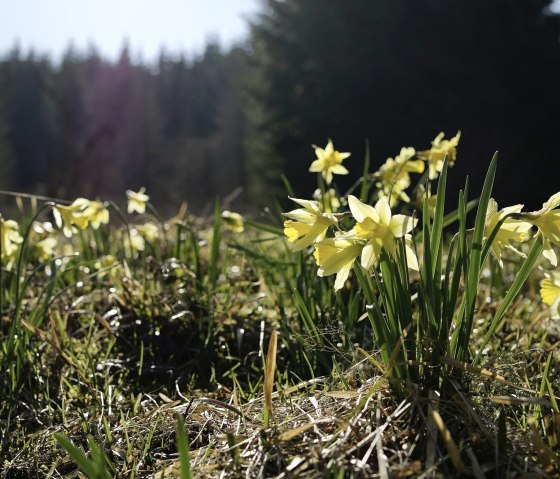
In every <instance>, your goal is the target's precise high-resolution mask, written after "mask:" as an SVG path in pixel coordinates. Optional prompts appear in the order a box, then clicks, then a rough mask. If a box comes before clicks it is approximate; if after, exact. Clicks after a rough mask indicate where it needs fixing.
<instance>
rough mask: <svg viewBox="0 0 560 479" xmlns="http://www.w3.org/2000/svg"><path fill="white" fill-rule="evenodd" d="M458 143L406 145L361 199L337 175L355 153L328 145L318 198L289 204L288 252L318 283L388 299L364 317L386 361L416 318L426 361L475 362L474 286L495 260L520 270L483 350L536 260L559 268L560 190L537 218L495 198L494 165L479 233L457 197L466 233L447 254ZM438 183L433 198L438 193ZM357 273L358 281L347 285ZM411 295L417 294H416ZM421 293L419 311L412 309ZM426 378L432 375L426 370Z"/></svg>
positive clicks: (370, 176)
mask: <svg viewBox="0 0 560 479" xmlns="http://www.w3.org/2000/svg"><path fill="white" fill-rule="evenodd" d="M460 137H461V133H460V132H458V133H457V134H456V135H455V136H454V137H452V138H450V139H446V138H445V137H444V134H443V133H439V134H438V135H437V136H436V138H435V139H434V140H433V141H432V145H431V148H429V149H426V150H417V149H415V148H413V147H403V148H402V149H401V150H400V152H399V154H398V155H396V156H395V157H394V158H388V159H387V160H386V161H385V163H383V164H382V165H381V166H380V167H379V169H378V170H377V171H375V172H373V173H366V174H365V175H364V177H363V178H362V179H361V182H357V183H356V185H358V186H359V187H361V188H360V191H359V194H357V193H356V192H355V191H354V189H355V188H356V185H355V186H354V187H353V189H352V190H351V191H349V192H348V193H347V194H346V195H339V194H338V193H337V191H338V190H337V189H336V186H335V185H333V175H336V174H344V175H345V174H348V169H347V168H346V167H344V166H342V161H343V160H345V159H347V158H348V157H350V153H348V152H345V153H341V152H339V151H337V150H336V149H335V148H334V145H333V143H332V141H331V140H329V141H328V143H327V146H326V147H325V148H324V149H323V148H318V147H314V148H315V154H316V156H317V159H315V160H314V161H313V162H312V164H311V167H310V168H309V171H311V172H316V173H319V174H320V176H319V189H318V190H316V191H315V193H314V195H313V199H300V198H290V200H291V201H293V202H295V203H297V204H298V206H299V208H297V209H294V210H292V211H289V212H286V213H284V216H285V221H284V235H285V237H286V238H287V241H288V245H289V246H290V248H291V249H292V251H294V252H299V251H304V252H307V253H308V255H307V256H305V257H312V258H313V259H314V261H315V263H316V267H317V269H316V274H317V275H318V276H319V277H324V276H331V275H335V276H336V278H335V281H334V290H335V291H339V290H341V289H344V288H347V289H348V290H349V291H353V284H354V282H355V281H357V283H358V286H359V287H360V289H361V290H362V291H363V293H364V294H365V295H366V297H367V298H368V302H371V301H373V302H374V303H375V301H377V300H375V292H377V293H378V294H380V295H381V297H382V298H384V299H383V300H379V301H382V302H383V305H384V306H383V307H382V308H381V306H376V305H375V304H373V305H370V309H368V311H367V316H369V317H370V320H371V321H372V327H373V330H374V336H375V337H376V340H377V341H379V344H381V345H384V346H382V348H383V347H385V352H384V353H383V354H385V357H384V359H385V360H386V361H389V351H391V349H390V348H394V347H395V345H396V344H397V342H398V340H399V337H400V335H401V334H402V332H403V331H404V330H407V328H409V327H410V326H411V325H412V323H411V321H412V317H413V316H414V317H417V318H419V319H417V320H418V321H419V322H420V325H421V328H420V329H418V330H417V332H416V333H410V334H411V335H414V334H420V335H426V337H427V338H429V340H430V341H431V342H432V343H434V344H437V346H435V345H432V346H431V348H432V349H430V351H432V353H430V354H433V355H435V356H433V357H430V361H432V360H434V361H437V360H438V359H437V358H439V356H440V355H446V354H449V355H451V356H453V357H454V358H456V359H459V360H461V361H465V360H468V359H469V354H470V352H469V348H470V346H469V342H468V341H469V339H470V337H471V335H472V332H473V324H474V323H473V315H474V314H475V311H476V306H475V304H476V301H477V298H478V287H479V286H478V285H479V282H480V280H481V276H482V271H483V265H484V262H485V261H486V260H487V258H488V255H489V254H491V255H493V256H494V257H495V259H496V261H497V264H498V265H499V266H500V267H502V268H503V267H504V260H505V259H506V258H507V259H508V260H511V258H512V256H511V255H507V256H506V255H504V251H510V252H512V253H514V255H517V256H518V257H519V258H520V259H519V260H514V261H513V262H514V263H515V262H517V263H521V264H522V267H521V270H520V274H519V275H517V276H516V278H515V281H514V283H513V285H512V287H511V289H510V290H509V291H508V295H507V296H506V298H505V299H504V301H503V302H502V303H501V308H500V310H499V311H498V313H497V314H496V317H495V318H494V321H493V322H492V323H491V324H490V326H489V328H488V332H487V335H486V337H485V338H484V344H487V343H488V341H489V340H490V337H491V334H493V332H494V331H495V328H496V327H497V324H498V322H499V320H500V318H502V317H503V314H504V312H505V308H507V307H508V305H509V304H511V302H512V301H513V297H514V295H515V294H517V293H518V292H519V291H520V289H521V286H522V284H523V281H525V280H526V279H527V277H528V275H529V273H530V271H531V269H532V268H533V267H534V266H535V265H536V264H537V262H538V259H539V257H540V256H541V255H542V256H543V257H544V258H545V261H546V262H548V263H549V264H550V266H552V267H554V268H556V267H557V264H558V259H557V255H556V252H555V248H556V247H559V246H560V193H556V194H554V195H552V196H551V198H550V199H549V200H548V201H547V202H545V203H544V204H543V207H542V209H540V210H538V211H534V212H529V213H527V212H523V205H521V204H517V205H513V206H508V207H506V208H503V209H500V208H499V207H498V204H497V202H496V201H495V200H494V199H493V198H491V189H492V184H493V181H494V174H495V171H496V158H495V159H494V160H493V161H492V163H491V166H490V168H489V170H488V173H487V178H486V181H485V186H484V189H483V192H482V195H481V198H480V199H479V206H478V212H477V218H476V224H475V228H473V229H467V227H466V223H465V222H466V214H467V210H466V201H465V199H464V197H463V196H462V193H461V195H460V202H459V210H458V213H456V216H455V218H456V219H458V220H460V222H461V225H460V231H459V232H458V233H457V234H456V235H455V237H454V239H453V241H451V246H452V247H453V248H452V249H450V250H449V251H447V250H445V249H444V248H448V247H449V246H448V245H449V240H447V239H444V235H443V233H442V231H443V228H444V199H445V182H446V177H447V169H448V167H450V166H453V164H454V163H455V161H456V158H457V148H458V145H459V140H460ZM436 179H438V182H437V183H436V185H437V194H432V189H434V191H435V189H436V186H435V185H434V180H436ZM411 198H414V201H412V200H411ZM461 202H462V203H461ZM530 245H532V246H530ZM309 253H312V256H310V255H309ZM446 262H448V263H450V264H448V265H446ZM352 272H354V274H353V276H354V279H352V280H351V281H349V280H350V279H351V275H352ZM545 276H546V278H545V279H544V280H543V282H542V287H541V297H542V300H543V302H544V303H545V304H547V305H548V306H549V307H550V312H551V316H552V317H554V318H556V317H558V315H559V314H560V313H559V311H558V308H559V305H560V279H559V278H560V273H558V271H554V270H547V271H546V272H545ZM444 279H445V282H443V281H444ZM462 283H464V284H465V287H464V289H465V291H464V292H461V284H462ZM414 284H416V286H414ZM411 289H412V290H414V289H416V290H419V292H418V293H416V294H413V293H412V291H411ZM417 294H418V295H420V296H419V299H418V301H419V303H420V305H421V306H418V307H416V306H415V305H413V304H412V302H411V298H412V297H415V296H416V295H417ZM462 295H464V298H462V299H461V297H460V296H462ZM395 298H397V299H395ZM461 301H462V306H461V308H460V309H459V310H458V311H457V310H456V309H455V308H457V307H458V306H459V304H461ZM376 308H379V309H376ZM417 308H420V309H417ZM413 311H416V312H415V313H413ZM382 325H384V326H382ZM384 328H385V329H384ZM422 328H424V329H422ZM417 339H418V338H417ZM411 341H412V342H414V341H413V340H412V339H411ZM434 351H437V352H434ZM434 357H435V358H436V359H434ZM478 357H479V355H477V356H476V358H477V359H478ZM415 358H416V359H418V355H417V353H416V352H415V349H414V347H413V348H412V349H411V350H410V351H408V352H407V353H406V354H405V355H404V357H403V358H402V361H403V362H406V361H410V360H412V359H415ZM423 360H425V359H423ZM401 373H402V371H401V372H400V373H399V374H401ZM417 374H419V373H418V371H417ZM426 374H427V375H428V376H429V375H430V374H431V373H430V371H428V370H427V371H426ZM435 381H436V382H437V379H435Z"/></svg>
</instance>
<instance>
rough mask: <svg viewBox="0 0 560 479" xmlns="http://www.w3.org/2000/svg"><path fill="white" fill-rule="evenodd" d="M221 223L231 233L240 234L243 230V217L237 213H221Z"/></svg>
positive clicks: (226, 211)
mask: <svg viewBox="0 0 560 479" xmlns="http://www.w3.org/2000/svg"><path fill="white" fill-rule="evenodd" d="M222 222H223V224H224V226H225V227H226V228H227V229H229V230H231V231H233V232H234V233H242V232H243V230H244V229H245V226H244V224H243V216H241V215H240V214H239V213H234V212H232V211H228V210H225V211H222Z"/></svg>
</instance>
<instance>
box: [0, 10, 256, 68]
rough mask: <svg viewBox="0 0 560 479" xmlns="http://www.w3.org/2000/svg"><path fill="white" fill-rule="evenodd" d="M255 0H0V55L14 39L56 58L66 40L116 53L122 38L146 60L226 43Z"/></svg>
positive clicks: (242, 26) (242, 31)
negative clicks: (213, 41)
mask: <svg viewBox="0 0 560 479" xmlns="http://www.w3.org/2000/svg"><path fill="white" fill-rule="evenodd" d="M259 6H260V0H151V1H150V0H0V55H4V54H5V53H6V52H7V51H9V50H11V49H12V48H13V47H14V45H15V44H16V42H17V43H18V45H19V47H20V49H21V50H22V51H23V52H27V51H28V50H29V48H30V47H33V49H34V51H36V52H37V53H47V54H48V55H49V56H50V57H51V58H52V59H54V60H58V59H60V57H61V55H62V54H63V53H64V51H65V50H66V49H67V48H68V46H69V44H70V42H72V44H73V46H74V47H75V48H76V49H77V50H78V51H79V52H85V51H86V50H87V47H88V46H89V45H95V46H96V47H97V49H98V51H99V52H100V54H101V55H102V56H103V57H105V58H108V59H111V60H115V59H117V58H118V55H119V52H120V51H121V49H122V46H123V43H124V41H125V40H127V42H128V45H129V47H130V50H131V56H132V58H133V59H139V58H142V59H143V60H144V61H148V62H152V61H154V60H156V59H157V56H158V54H159V51H160V48H161V47H162V46H163V47H165V49H166V51H168V52H169V53H179V52H186V53H187V54H193V53H197V52H199V51H201V50H202V48H203V47H204V45H205V44H206V41H207V40H208V39H209V38H214V39H217V40H218V41H219V42H220V44H222V45H224V46H227V45H230V44H231V43H232V42H233V41H235V40H239V39H242V38H244V37H245V36H246V34H247V32H248V27H247V21H246V20H245V18H247V17H252V16H254V15H255V13H256V12H257V11H258V10H259Z"/></svg>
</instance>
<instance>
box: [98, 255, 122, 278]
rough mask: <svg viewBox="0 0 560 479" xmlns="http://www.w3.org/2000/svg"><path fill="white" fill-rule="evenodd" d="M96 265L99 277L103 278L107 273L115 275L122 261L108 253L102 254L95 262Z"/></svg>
mask: <svg viewBox="0 0 560 479" xmlns="http://www.w3.org/2000/svg"><path fill="white" fill-rule="evenodd" d="M94 267H95V269H96V270H97V271H99V273H98V274H97V277H98V278H99V279H102V278H103V277H104V276H105V275H106V274H107V273H109V275H114V274H115V273H116V272H117V271H118V270H119V267H120V263H119V262H118V261H117V258H115V257H114V256H113V255H110V254H108V255H105V256H101V258H99V259H98V260H97V261H96V262H95V264H94Z"/></svg>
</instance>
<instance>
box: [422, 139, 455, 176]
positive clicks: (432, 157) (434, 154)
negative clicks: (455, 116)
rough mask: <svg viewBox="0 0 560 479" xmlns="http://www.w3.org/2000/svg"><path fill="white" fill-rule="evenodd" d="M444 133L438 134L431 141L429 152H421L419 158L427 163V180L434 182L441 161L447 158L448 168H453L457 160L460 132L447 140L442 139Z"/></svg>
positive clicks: (441, 167)
mask: <svg viewBox="0 0 560 479" xmlns="http://www.w3.org/2000/svg"><path fill="white" fill-rule="evenodd" d="M444 136H445V135H444V133H443V132H440V133H439V134H438V136H436V137H435V139H434V141H432V147H431V148H430V149H429V150H425V151H421V152H420V153H419V156H420V157H421V158H423V159H424V160H426V161H427V162H428V168H429V170H430V172H429V175H428V176H429V178H430V180H434V179H436V178H437V176H438V173H441V170H442V169H443V161H444V160H445V157H447V161H448V162H449V166H453V164H454V163H455V160H456V158H457V146H458V145H459V139H460V138H461V132H460V131H458V132H457V134H456V135H455V136H454V137H453V138H451V139H449V140H445V139H444Z"/></svg>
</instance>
